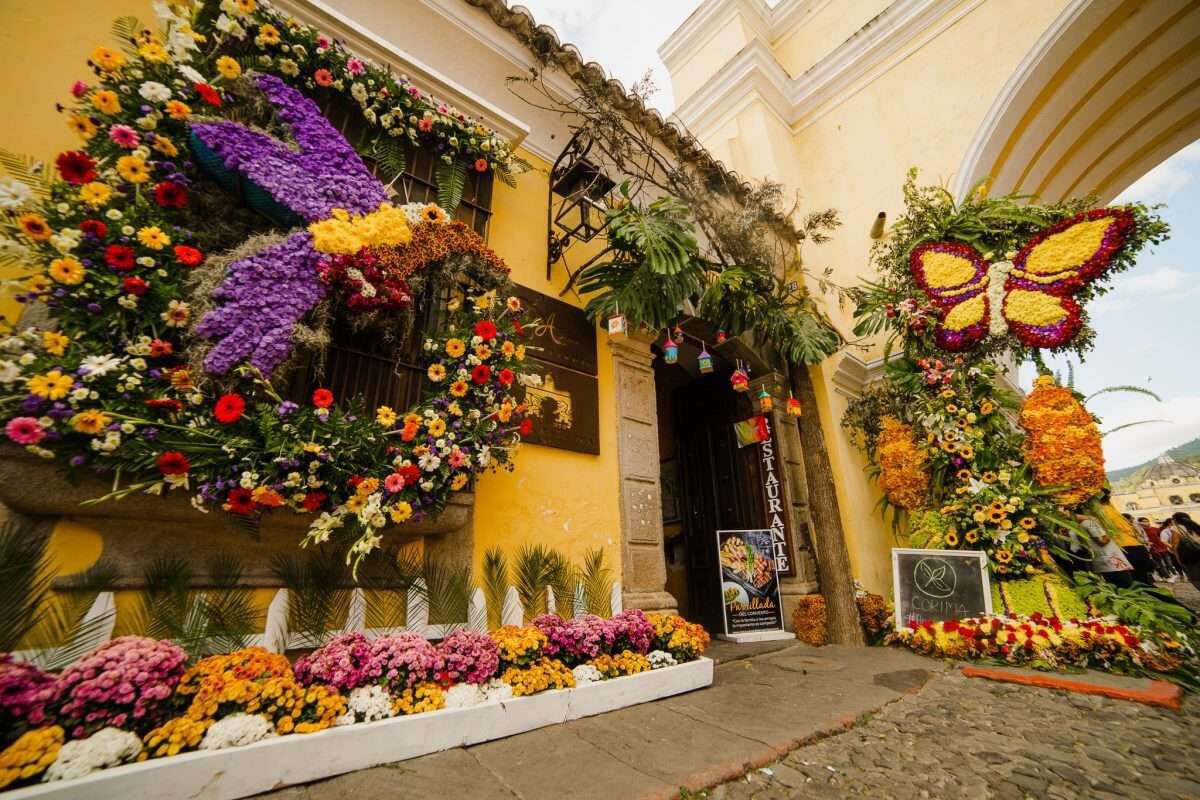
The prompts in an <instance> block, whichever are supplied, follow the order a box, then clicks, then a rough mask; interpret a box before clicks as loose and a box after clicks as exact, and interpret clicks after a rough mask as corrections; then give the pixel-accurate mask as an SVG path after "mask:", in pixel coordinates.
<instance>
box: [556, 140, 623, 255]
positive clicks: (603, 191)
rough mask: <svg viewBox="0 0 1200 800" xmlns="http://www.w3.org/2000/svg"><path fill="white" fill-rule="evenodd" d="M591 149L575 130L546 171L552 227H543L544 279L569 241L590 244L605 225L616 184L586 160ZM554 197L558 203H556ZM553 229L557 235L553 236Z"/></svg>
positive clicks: (568, 244) (587, 142)
mask: <svg viewBox="0 0 1200 800" xmlns="http://www.w3.org/2000/svg"><path fill="white" fill-rule="evenodd" d="M591 149H592V141H591V139H590V138H589V137H588V136H587V135H586V134H585V133H584V132H583V131H582V130H580V131H577V132H576V133H575V135H574V136H572V137H571V141H570V142H568V143H567V146H566V147H565V148H564V149H563V151H562V153H560V154H559V156H558V158H557V159H556V160H555V162H554V166H553V167H552V168H551V170H550V204H549V214H550V215H553V216H552V217H551V219H550V222H551V223H552V224H551V225H548V226H547V228H548V229H549V236H550V247H549V250H548V253H547V260H546V277H547V278H549V277H550V270H551V268H552V267H553V265H554V262H555V261H558V259H559V258H561V257H562V254H563V251H564V250H566V249H567V247H569V246H570V244H571V242H572V241H576V242H590V241H591V240H592V239H595V238H596V237H597V236H598V235H599V234H600V233H601V232H602V231H603V230H604V229H605V228H606V227H607V226H608V195H609V192H611V191H612V189H613V187H614V186H615V185H616V184H614V183H613V181H612V180H611V179H610V178H609V177H608V176H607V175H605V174H604V172H603V171H601V169H600V168H599V167H597V166H596V165H595V164H593V163H592V162H591V161H589V160H588V158H587V155H588V153H589V152H590V151H591ZM556 195H557V197H559V198H561V200H556V199H555V196H556ZM556 202H557V204H558V212H557V213H555V210H554V209H555V203H556ZM555 228H557V229H558V230H559V231H561V233H555V230H554V229H555Z"/></svg>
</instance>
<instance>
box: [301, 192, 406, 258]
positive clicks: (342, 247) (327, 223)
mask: <svg viewBox="0 0 1200 800" xmlns="http://www.w3.org/2000/svg"><path fill="white" fill-rule="evenodd" d="M308 231H309V233H311V234H312V241H313V247H314V248H315V249H316V250H317V251H318V252H321V253H331V254H337V253H341V254H344V255H353V254H354V253H357V252H358V251H359V250H362V249H363V248H364V247H391V246H395V245H402V244H408V243H409V242H411V241H412V230H411V229H409V227H408V220H407V218H406V217H405V216H404V211H402V210H401V209H399V208H396V207H395V206H393V205H392V204H391V203H383V204H381V205H380V206H379V208H378V209H376V210H375V211H372V212H371V213H370V214H365V215H363V216H351V215H350V213H349V212H348V211H346V210H345V209H344V208H335V209H333V214H332V216H331V217H330V218H329V219H326V220H321V221H320V222H314V223H313V224H311V225H309V226H308Z"/></svg>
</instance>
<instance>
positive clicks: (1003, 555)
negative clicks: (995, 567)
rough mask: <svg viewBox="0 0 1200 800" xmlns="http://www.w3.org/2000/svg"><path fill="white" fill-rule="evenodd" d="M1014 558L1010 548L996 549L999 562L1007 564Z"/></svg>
mask: <svg viewBox="0 0 1200 800" xmlns="http://www.w3.org/2000/svg"><path fill="white" fill-rule="evenodd" d="M1012 558H1013V555H1012V553H1011V552H1010V551H1008V550H997V551H996V560H997V561H998V562H1000V563H1001V564H1007V563H1008V562H1010V561H1012Z"/></svg>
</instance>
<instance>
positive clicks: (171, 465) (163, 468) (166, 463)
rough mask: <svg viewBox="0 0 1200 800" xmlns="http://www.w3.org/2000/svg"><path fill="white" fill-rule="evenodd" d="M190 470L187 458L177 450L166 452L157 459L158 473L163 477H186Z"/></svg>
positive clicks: (190, 466) (190, 465) (190, 464)
mask: <svg viewBox="0 0 1200 800" xmlns="http://www.w3.org/2000/svg"><path fill="white" fill-rule="evenodd" d="M191 468H192V463H191V462H190V461H188V458H187V456H185V455H184V454H183V453H181V452H179V451H178V450H168V451H167V452H165V453H163V454H162V455H161V456H159V457H158V471H159V472H161V473H162V474H163V475H186V474H187V471H188V470H189V469H191Z"/></svg>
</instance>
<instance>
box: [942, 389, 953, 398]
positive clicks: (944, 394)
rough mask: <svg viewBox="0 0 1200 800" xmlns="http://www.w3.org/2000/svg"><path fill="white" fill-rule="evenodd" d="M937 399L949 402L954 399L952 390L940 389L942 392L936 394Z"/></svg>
mask: <svg viewBox="0 0 1200 800" xmlns="http://www.w3.org/2000/svg"><path fill="white" fill-rule="evenodd" d="M938 397H940V398H942V399H943V400H950V399H952V398H953V397H954V390H953V389H942V391H941V392H939V393H938Z"/></svg>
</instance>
